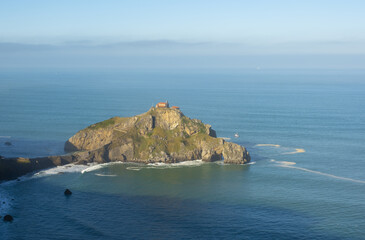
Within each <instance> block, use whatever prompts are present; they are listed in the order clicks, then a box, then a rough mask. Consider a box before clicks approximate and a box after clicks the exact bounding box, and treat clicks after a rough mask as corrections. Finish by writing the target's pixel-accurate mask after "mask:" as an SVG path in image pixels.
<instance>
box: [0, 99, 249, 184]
mask: <svg viewBox="0 0 365 240" xmlns="http://www.w3.org/2000/svg"><path fill="white" fill-rule="evenodd" d="M64 149H65V152H67V154H65V155H61V156H47V157H39V158H22V157H19V158H4V157H1V158H0V180H9V179H15V178H17V177H19V176H21V175H24V174H27V173H30V172H34V171H37V170H41V169H45V168H51V167H55V166H61V165H65V164H70V163H74V164H88V163H106V162H118V161H121V162H137V163H145V164H147V163H177V162H182V161H191V160H198V159H201V160H203V161H206V162H212V161H220V160H224V163H230V164H244V163H248V162H249V161H250V160H251V157H250V154H249V153H248V151H247V150H246V148H245V147H243V146H240V145H238V144H235V143H232V142H227V141H225V140H224V139H222V138H218V137H217V136H216V132H215V131H214V130H213V129H212V127H211V125H209V124H204V123H203V122H202V121H201V120H198V119H190V118H188V117H186V116H185V115H184V114H183V113H182V111H181V110H180V108H179V107H176V106H173V107H169V103H168V102H167V101H166V102H161V103H158V104H157V105H156V106H155V107H151V109H149V110H148V111H147V112H145V113H143V114H140V115H137V116H133V117H113V118H110V119H108V120H105V121H102V122H99V123H95V124H92V125H91V126H89V127H87V128H85V129H82V130H80V131H79V132H77V133H76V134H75V135H74V136H72V137H71V138H69V139H68V140H67V141H66V143H65V146H64Z"/></svg>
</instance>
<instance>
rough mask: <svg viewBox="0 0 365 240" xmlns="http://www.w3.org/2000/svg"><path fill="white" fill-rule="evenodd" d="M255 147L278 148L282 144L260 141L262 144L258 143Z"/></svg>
mask: <svg viewBox="0 0 365 240" xmlns="http://www.w3.org/2000/svg"><path fill="white" fill-rule="evenodd" d="M255 147H276V148H279V147H281V146H280V145H279V144H271V143H260V144H256V145H255Z"/></svg>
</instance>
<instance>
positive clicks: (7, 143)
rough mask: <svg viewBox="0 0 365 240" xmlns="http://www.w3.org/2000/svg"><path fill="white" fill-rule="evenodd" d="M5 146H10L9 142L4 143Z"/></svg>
mask: <svg viewBox="0 0 365 240" xmlns="http://www.w3.org/2000/svg"><path fill="white" fill-rule="evenodd" d="M4 144H5V145H6V146H11V145H12V144H11V142H5V143H4Z"/></svg>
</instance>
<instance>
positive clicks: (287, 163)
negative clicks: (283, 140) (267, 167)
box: [274, 160, 297, 165]
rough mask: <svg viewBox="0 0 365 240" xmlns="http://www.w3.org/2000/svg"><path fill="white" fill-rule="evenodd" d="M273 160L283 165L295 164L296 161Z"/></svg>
mask: <svg viewBox="0 0 365 240" xmlns="http://www.w3.org/2000/svg"><path fill="white" fill-rule="evenodd" d="M274 162H277V163H280V164H283V165H295V164H297V163H296V162H288V161H275V160H274Z"/></svg>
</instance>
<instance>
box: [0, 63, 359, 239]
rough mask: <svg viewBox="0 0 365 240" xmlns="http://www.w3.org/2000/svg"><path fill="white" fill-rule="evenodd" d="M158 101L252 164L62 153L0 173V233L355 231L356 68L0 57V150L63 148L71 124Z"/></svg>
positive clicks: (15, 153)
mask: <svg viewBox="0 0 365 240" xmlns="http://www.w3.org/2000/svg"><path fill="white" fill-rule="evenodd" d="M166 100H168V101H169V103H170V105H176V106H179V107H180V108H181V110H182V112H183V113H184V114H185V115H186V116H188V117H190V118H197V119H200V120H202V121H203V122H204V123H209V124H211V125H212V126H213V129H215V130H216V131H217V135H218V137H223V138H225V139H226V140H227V141H232V142H235V143H238V144H241V145H244V146H245V147H246V148H247V149H248V151H249V152H250V154H251V157H252V160H251V162H250V163H249V164H244V165H230V164H224V163H223V162H220V161H219V162H213V163H205V162H202V161H201V160H199V159H197V160H195V161H187V162H182V163H176V164H169V165H167V164H149V165H143V164H132V163H109V164H101V165H95V164H90V165H88V166H80V165H66V166H62V167H57V168H52V169H46V170H43V171H40V172H37V173H33V174H29V175H27V176H23V177H21V178H19V181H15V180H14V181H6V182H2V183H1V184H0V216H2V217H3V216H4V215H6V214H11V215H12V216H13V217H14V220H13V222H10V223H9V222H4V221H2V220H0V239H2V240H8V239H27V240H29V239H291V240H293V239H311V240H315V239H326V240H328V239H365V71H363V70H333V69H332V70H331V69H329V70H328V69H327V70H326V69H301V70H300V69H287V70H285V69H266V70H265V69H254V70H250V69H243V70H237V69H234V70H232V69H222V70H219V69H200V70H198V69H191V70H189V69H185V70H181V69H159V70H156V69H154V70H153V69H152V70H151V69H142V70H141V69H132V70H131V69H129V70H127V69H86V68H85V69H2V70H0V155H2V156H5V157H39V156H49V155H59V154H64V150H63V146H64V142H65V141H66V140H67V139H68V138H69V137H71V136H72V135H73V134H75V133H76V132H77V131H79V130H80V129H83V128H85V127H87V126H89V125H91V124H93V123H96V122H100V121H103V120H105V119H108V118H111V117H114V116H121V117H129V116H134V115H137V114H140V113H143V112H146V111H148V109H149V108H150V107H151V106H153V105H155V104H156V103H157V102H161V101H166ZM236 133H237V134H238V135H239V137H237V138H236V137H235V134H236ZM5 142H10V143H11V145H10V146H8V145H6V144H5ZM65 189H70V190H71V191H72V193H73V194H72V195H71V196H69V197H66V196H65V195H64V191H65Z"/></svg>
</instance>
